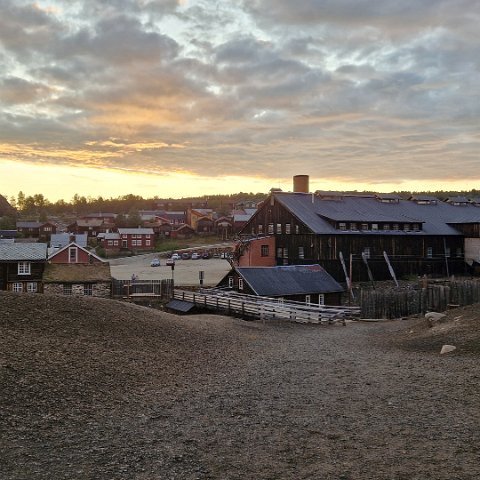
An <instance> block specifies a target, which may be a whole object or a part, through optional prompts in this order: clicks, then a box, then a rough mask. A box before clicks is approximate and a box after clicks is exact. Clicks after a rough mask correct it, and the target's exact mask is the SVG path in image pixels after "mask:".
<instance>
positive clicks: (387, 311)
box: [359, 280, 480, 318]
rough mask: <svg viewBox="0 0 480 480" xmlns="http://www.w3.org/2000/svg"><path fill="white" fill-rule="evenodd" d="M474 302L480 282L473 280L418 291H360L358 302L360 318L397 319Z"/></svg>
mask: <svg viewBox="0 0 480 480" xmlns="http://www.w3.org/2000/svg"><path fill="white" fill-rule="evenodd" d="M478 302H480V282H479V281H476V280H463V281H450V282H445V283H444V284H442V285H428V286H427V287H426V288H418V289H413V288H412V289H404V290H388V291H381V290H361V292H360V299H359V303H360V316H361V318H400V317H406V316H409V315H414V314H419V313H422V314H424V313H426V312H431V311H434V312H443V311H445V310H447V309H448V308H449V307H451V306H454V305H455V306H461V305H471V304H473V303H478Z"/></svg>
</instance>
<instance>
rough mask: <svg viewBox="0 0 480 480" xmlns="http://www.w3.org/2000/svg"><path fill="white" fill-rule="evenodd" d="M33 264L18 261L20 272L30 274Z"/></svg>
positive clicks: (20, 273)
mask: <svg viewBox="0 0 480 480" xmlns="http://www.w3.org/2000/svg"><path fill="white" fill-rule="evenodd" d="M30 272H31V265H30V262H18V274H19V275H30Z"/></svg>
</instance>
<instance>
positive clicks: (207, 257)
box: [202, 252, 210, 260]
mask: <svg viewBox="0 0 480 480" xmlns="http://www.w3.org/2000/svg"><path fill="white" fill-rule="evenodd" d="M202 258H203V259H204V260H208V259H209V258H210V254H209V253H208V252H205V253H204V254H203V255H202Z"/></svg>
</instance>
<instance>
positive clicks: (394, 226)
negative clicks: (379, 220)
mask: <svg viewBox="0 0 480 480" xmlns="http://www.w3.org/2000/svg"><path fill="white" fill-rule="evenodd" d="M399 229H400V228H399V226H398V223H394V224H393V230H395V231H397V230H399Z"/></svg>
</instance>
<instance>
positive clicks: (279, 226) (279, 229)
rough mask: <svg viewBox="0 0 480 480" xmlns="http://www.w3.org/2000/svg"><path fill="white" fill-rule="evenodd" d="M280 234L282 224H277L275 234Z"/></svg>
mask: <svg viewBox="0 0 480 480" xmlns="http://www.w3.org/2000/svg"><path fill="white" fill-rule="evenodd" d="M281 233H282V224H281V223H277V234H278V235H280V234H281Z"/></svg>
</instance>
